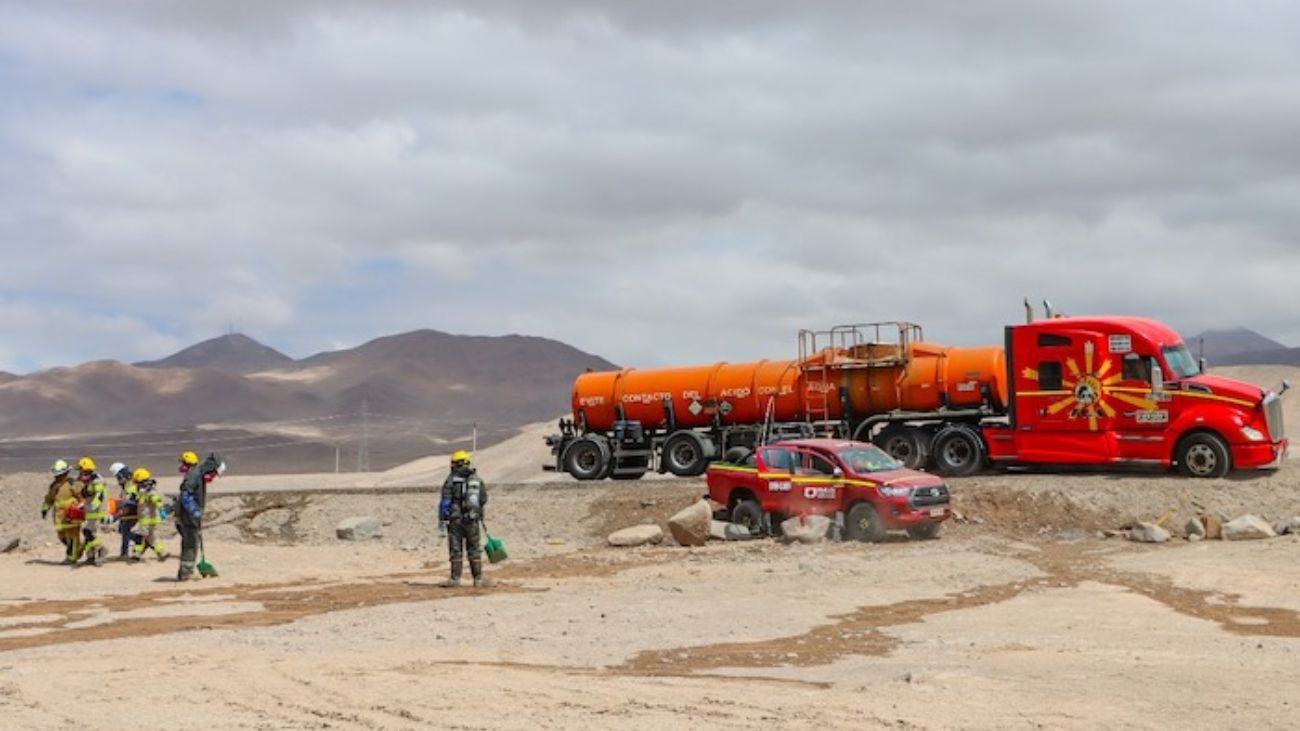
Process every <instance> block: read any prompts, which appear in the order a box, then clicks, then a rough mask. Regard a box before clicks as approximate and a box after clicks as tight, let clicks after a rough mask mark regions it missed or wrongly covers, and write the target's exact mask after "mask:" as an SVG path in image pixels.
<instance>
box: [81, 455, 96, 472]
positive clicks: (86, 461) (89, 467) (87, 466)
mask: <svg viewBox="0 0 1300 731" xmlns="http://www.w3.org/2000/svg"><path fill="white" fill-rule="evenodd" d="M77 469H79V470H81V471H82V472H94V471H95V460H93V459H91V458H90V457H82V458H81V459H79V460H77Z"/></svg>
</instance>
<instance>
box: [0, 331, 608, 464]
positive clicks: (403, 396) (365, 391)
mask: <svg viewBox="0 0 1300 731" xmlns="http://www.w3.org/2000/svg"><path fill="white" fill-rule="evenodd" d="M206 357H211V359H212V362H211V363H209V362H205V360H204V359H205V358H206ZM615 367H616V366H614V365H613V364H612V363H610V362H609V361H607V360H605V359H603V358H600V357H599V356H595V355H591V354H589V353H584V352H582V351H580V350H578V349H576V348H574V347H572V346H569V345H566V344H564V343H560V342H557V341H554V340H548V339H546V338H538V337H528V336H522V335H508V336H503V337H482V336H467V335H451V334H448V333H444V332H438V331H435V330H418V331H415V332H409V333H404V334H401V335H393V336H388V337H381V338H377V339H375V340H372V341H370V342H368V343H365V344H364V345H361V346H359V347H356V348H351V349H347V350H339V351H333V352H326V353H318V354H316V355H313V356H311V357H309V358H304V359H302V360H300V361H294V360H293V359H291V358H289V357H288V356H285V355H283V354H281V353H278V352H276V351H275V350H273V349H271V348H268V347H266V346H263V345H261V344H260V343H257V342H256V341H254V340H252V339H251V338H248V337H246V336H242V335H228V336H224V337H221V338H215V339H213V340H208V341H205V342H203V343H199V344H198V345H196V346H193V347H190V348H186V349H185V350H182V351H180V352H179V353H177V354H175V355H173V356H169V357H168V358H164V359H162V360H158V361H150V362H148V363H141V364H137V365H127V364H125V363H119V362H116V361H98V362H93V363H87V364H84V365H80V366H76V367H73V368H52V369H48V370H45V371H40V372H38V373H34V374H32V375H29V376H22V377H17V376H15V377H12V378H11V379H10V380H7V381H6V380H0V437H3V438H5V441H3V442H0V471H7V470H11V469H14V468H15V467H16V466H19V463H21V465H20V466H22V467H25V468H39V467H41V466H43V463H44V462H46V461H48V459H49V458H51V457H50V454H51V453H53V454H54V456H59V455H63V454H64V452H67V453H72V452H77V451H80V449H81V448H80V446H78V445H80V444H88V443H89V444H99V443H106V444H111V445H112V447H111V449H112V450H116V451H118V452H119V453H120V455H121V456H122V457H129V456H131V455H140V456H141V457H142V458H143V457H148V458H150V459H154V458H156V457H157V456H158V455H164V456H167V455H170V454H172V453H174V452H178V451H179V450H180V449H181V447H180V446H178V445H180V444H184V445H187V446H186V447H185V448H194V449H197V450H200V451H202V450H205V449H208V448H215V449H218V450H220V451H223V454H225V455H226V456H228V457H230V458H231V461H232V462H238V463H240V464H243V465H246V466H249V465H257V469H258V470H259V471H270V472H290V471H300V470H326V469H333V467H334V463H335V460H336V459H337V460H338V461H339V465H340V468H341V469H344V470H346V469H354V468H355V467H356V465H357V464H359V463H360V464H364V463H366V462H368V463H369V466H370V468H372V469H383V468H385V467H388V466H392V465H395V464H399V463H402V462H406V461H409V460H411V459H415V458H419V457H422V456H424V455H428V454H444V453H447V452H448V451H450V448H451V447H461V446H468V445H469V442H470V437H471V435H472V433H473V427H474V425H477V426H478V434H479V438H480V445H487V444H490V443H492V442H494V441H497V440H500V439H504V438H507V437H510V436H512V435H514V434H515V433H516V430H517V429H518V428H519V427H521V426H524V425H526V424H532V423H536V422H539V421H546V420H550V419H554V418H556V417H558V416H559V415H561V414H563V413H566V412H567V411H568V409H569V398H570V392H571V390H572V386H573V379H574V378H575V377H576V376H577V375H578V374H579V373H582V372H583V371H584V370H586V369H588V368H592V369H597V370H606V369H612V368H615ZM200 426H204V427H220V428H221V429H222V430H223V431H221V432H214V431H211V430H210V429H209V430H208V431H198V432H195V431H192V430H193V428H195V427H200ZM160 430H185V433H184V434H181V435H170V434H167V433H164V434H162V435H158V432H159V431H160ZM109 433H112V434H116V435H118V436H116V437H114V438H112V439H108V438H104V437H102V436H101V437H98V438H95V439H93V440H90V441H89V442H87V440H85V439H78V438H76V437H72V436H68V435H78V434H99V435H105V434H109ZM147 433H152V435H150V434H147ZM196 434H198V435H203V434H219V436H211V437H209V439H210V440H211V441H210V442H205V441H204V440H203V439H198V440H197V441H196V437H195V435H196ZM55 436H58V437H59V438H58V439H57V440H52V439H51V438H50V437H55Z"/></svg>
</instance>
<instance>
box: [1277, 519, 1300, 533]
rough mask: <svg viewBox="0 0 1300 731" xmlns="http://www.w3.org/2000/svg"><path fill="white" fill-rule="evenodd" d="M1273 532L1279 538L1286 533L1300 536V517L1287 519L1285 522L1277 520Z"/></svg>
mask: <svg viewBox="0 0 1300 731" xmlns="http://www.w3.org/2000/svg"><path fill="white" fill-rule="evenodd" d="M1273 532H1274V533H1276V534H1278V535H1279V536H1284V535H1287V534H1288V533H1290V534H1293V535H1300V515H1297V516H1294V517H1291V518H1287V519H1286V520H1279V521H1278V522H1276V523H1274V524H1273Z"/></svg>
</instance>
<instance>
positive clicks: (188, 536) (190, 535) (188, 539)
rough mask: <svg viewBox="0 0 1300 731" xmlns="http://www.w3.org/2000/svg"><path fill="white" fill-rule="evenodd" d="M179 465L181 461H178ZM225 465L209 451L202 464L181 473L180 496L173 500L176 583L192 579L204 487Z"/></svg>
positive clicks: (205, 498) (200, 541)
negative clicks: (178, 551)
mask: <svg viewBox="0 0 1300 731" xmlns="http://www.w3.org/2000/svg"><path fill="white" fill-rule="evenodd" d="M182 464H183V465H184V464H185V462H184V460H182ZM225 469H226V464H225V463H224V462H222V461H221V457H220V456H219V455H218V454H217V453H216V452H213V453H211V454H209V455H208V456H207V458H206V459H204V460H203V462H201V463H199V464H198V465H195V466H192V467H190V468H189V469H188V470H186V471H185V478H184V479H183V480H181V492H180V497H179V498H178V499H177V501H176V528H177V529H178V530H179V531H180V534H181V566H180V569H179V570H177V572H176V580H177V581H189V580H190V579H193V578H194V567H195V566H196V565H197V564H198V560H199V551H200V550H201V548H202V546H203V511H204V510H205V509H206V506H207V501H208V484H209V483H211V482H212V481H213V480H215V479H217V476H218V475H220V474H221V473H222V472H224V471H225Z"/></svg>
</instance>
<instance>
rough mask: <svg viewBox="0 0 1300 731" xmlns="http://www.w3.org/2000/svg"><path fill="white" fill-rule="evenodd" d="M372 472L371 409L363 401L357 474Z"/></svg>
mask: <svg viewBox="0 0 1300 731" xmlns="http://www.w3.org/2000/svg"><path fill="white" fill-rule="evenodd" d="M369 471H370V408H369V404H368V403H367V402H366V400H365V399H364V398H363V399H361V446H360V447H358V448H357V472H369Z"/></svg>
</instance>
